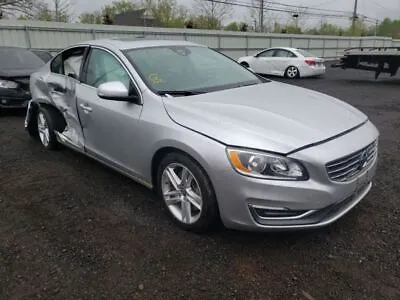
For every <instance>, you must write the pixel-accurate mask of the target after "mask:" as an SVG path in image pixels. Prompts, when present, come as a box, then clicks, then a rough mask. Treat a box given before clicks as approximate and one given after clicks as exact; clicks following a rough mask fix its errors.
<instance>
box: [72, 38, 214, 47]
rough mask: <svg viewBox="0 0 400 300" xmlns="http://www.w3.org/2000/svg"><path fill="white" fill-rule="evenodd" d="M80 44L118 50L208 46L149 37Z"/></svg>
mask: <svg viewBox="0 0 400 300" xmlns="http://www.w3.org/2000/svg"><path fill="white" fill-rule="evenodd" d="M78 45H90V46H99V47H105V48H112V49H118V50H127V49H135V48H147V47H157V46H200V47H206V46H204V45H199V44H196V43H192V42H188V41H184V40H166V39H147V38H133V39H121V38H115V39H99V40H91V41H87V42H83V43H79V44H78Z"/></svg>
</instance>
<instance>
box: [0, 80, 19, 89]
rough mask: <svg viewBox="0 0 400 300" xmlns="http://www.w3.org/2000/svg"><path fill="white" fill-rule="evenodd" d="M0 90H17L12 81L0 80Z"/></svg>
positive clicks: (15, 84) (16, 84) (16, 85)
mask: <svg viewBox="0 0 400 300" xmlns="http://www.w3.org/2000/svg"><path fill="white" fill-rule="evenodd" d="M0 88H3V89H16V88H18V83H16V82H14V81H9V80H2V79H0Z"/></svg>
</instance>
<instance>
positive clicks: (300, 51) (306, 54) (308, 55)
mask: <svg viewBox="0 0 400 300" xmlns="http://www.w3.org/2000/svg"><path fill="white" fill-rule="evenodd" d="M296 51H297V52H298V53H300V54H301V55H303V56H304V57H318V56H317V55H315V54H314V53H311V52H308V51H306V50H303V49H296Z"/></svg>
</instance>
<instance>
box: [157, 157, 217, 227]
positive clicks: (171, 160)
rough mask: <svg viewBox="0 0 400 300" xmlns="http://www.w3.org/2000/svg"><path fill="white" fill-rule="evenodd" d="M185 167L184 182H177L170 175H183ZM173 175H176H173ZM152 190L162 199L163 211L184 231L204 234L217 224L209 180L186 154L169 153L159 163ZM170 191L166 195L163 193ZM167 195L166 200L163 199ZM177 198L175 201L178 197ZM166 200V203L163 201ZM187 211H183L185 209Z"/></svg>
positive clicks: (214, 200)
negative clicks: (154, 186) (173, 181)
mask: <svg viewBox="0 0 400 300" xmlns="http://www.w3.org/2000/svg"><path fill="white" fill-rule="evenodd" d="M184 169H186V173H185V174H186V178H187V179H188V180H187V183H186V184H184V183H182V181H185V180H180V183H181V185H182V184H183V185H185V187H183V186H180V187H178V189H176V185H177V184H179V182H178V181H176V180H175V183H174V184H173V183H172V181H171V179H170V178H171V170H173V173H174V174H173V175H172V176H173V177H174V176H177V177H178V178H179V179H182V178H183V177H184ZM175 178H176V177H175ZM156 191H157V194H158V196H159V198H160V199H161V200H162V203H163V207H164V210H165V211H166V213H167V214H168V216H169V217H170V218H171V219H172V221H173V222H174V223H175V224H177V225H178V226H179V227H180V228H183V229H184V230H187V231H191V232H197V233H204V232H208V231H211V230H212V229H213V228H215V226H216V225H217V223H218V220H219V211H218V205H217V200H216V196H215V193H214V189H213V187H212V184H211V181H210V179H209V178H208V176H207V174H206V173H205V171H204V170H203V169H202V168H201V166H200V165H199V164H198V163H197V162H196V161H194V160H193V159H192V158H190V157H189V156H187V155H185V154H183V153H180V152H172V153H169V154H167V155H166V156H165V157H164V158H163V159H162V160H161V162H160V165H159V167H158V172H157V183H156ZM167 193H170V195H166V194H167ZM167 198H168V199H167ZM178 199H179V200H178ZM188 199H190V201H189V200H188ZM167 202H168V203H167ZM187 211H188V212H189V213H185V212H187Z"/></svg>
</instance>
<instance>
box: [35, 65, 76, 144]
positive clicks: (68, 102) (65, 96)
mask: <svg viewBox="0 0 400 300" xmlns="http://www.w3.org/2000/svg"><path fill="white" fill-rule="evenodd" d="M77 85H79V82H78V81H77V80H75V79H73V78H71V77H68V76H64V75H60V74H53V73H50V72H48V73H47V74H42V73H37V74H35V75H34V76H32V78H31V90H32V99H33V101H36V102H39V103H48V104H51V105H52V106H54V107H56V108H57V109H58V110H59V111H60V112H61V113H62V115H63V116H64V118H65V121H66V127H65V129H64V131H63V132H57V135H58V137H59V139H60V140H61V141H62V142H65V143H67V144H70V145H71V146H74V147H75V148H78V149H80V150H83V149H84V139H83V131H82V128H81V124H80V120H79V116H78V111H77V100H76V99H77V97H76V86H77Z"/></svg>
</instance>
